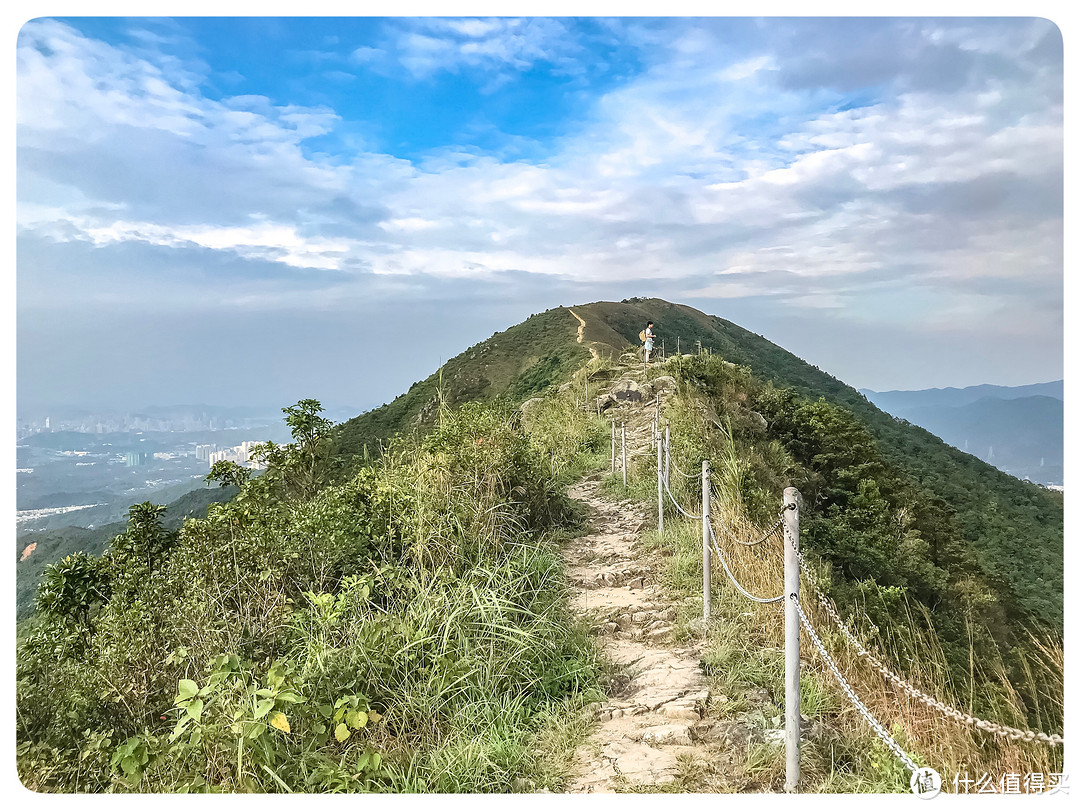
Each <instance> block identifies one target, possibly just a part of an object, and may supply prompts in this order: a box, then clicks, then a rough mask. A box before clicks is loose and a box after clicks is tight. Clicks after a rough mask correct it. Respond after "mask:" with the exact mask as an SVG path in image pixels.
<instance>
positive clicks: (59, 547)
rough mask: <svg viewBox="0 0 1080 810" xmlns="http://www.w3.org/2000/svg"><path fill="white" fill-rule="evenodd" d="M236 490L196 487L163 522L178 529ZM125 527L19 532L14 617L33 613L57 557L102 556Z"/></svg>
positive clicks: (172, 505)
mask: <svg viewBox="0 0 1080 810" xmlns="http://www.w3.org/2000/svg"><path fill="white" fill-rule="evenodd" d="M236 493H237V489H236V488H235V487H214V488H212V489H210V488H205V487H204V488H202V489H195V490H192V491H191V492H188V493H187V494H185V495H183V496H181V497H180V498H177V499H176V500H175V501H172V502H171V503H169V504H168V506H167V507H166V509H165V512H164V513H163V514H162V517H161V525H162V527H163V528H165V529H166V530H168V531H174V532H175V531H179V529H180V527H181V526H182V525H183V523H184V521H185V520H186V519H187V518H189V517H205V516H206V512H207V510H208V509H209V508H210V504H214V503H220V502H222V501H227V500H229V499H230V498H232V497H234V496H235V495H236ZM123 530H124V523H109V524H106V525H104V526H97V527H95V528H93V529H84V528H81V527H78V526H65V527H63V528H60V529H47V530H44V531H39V532H28V533H24V534H21V535H19V537H18V541H19V542H18V544H17V546H16V549H15V556H16V564H15V565H16V567H15V577H16V593H15V616H16V619H18V620H20V621H21V620H23V619H25V618H27V617H28V616H29V615H30V614H31V613H33V612H34V595H35V594H36V593H37V588H38V582H39V580H40V578H41V573H42V571H44V570H45V568H46V567H47V566H49V565H51V564H52V563H54V562H56V561H57V560H61V559H63V558H64V557H67V556H68V555H69V554H74V553H75V552H79V551H81V552H82V553H84V554H91V555H94V556H99V555H101V554H102V553H103V552H104V551H105V549H106V548H108V546H109V541H110V540H111V539H112V538H113V537H115V536H116V535H118V534H120V533H121V532H122V531H123ZM30 543H33V544H34V549H33V551H32V552H31V553H30V554H29V555H28V556H27V557H26V559H25V560H24V559H22V556H23V552H24V551H25V549H26V547H27V545H29V544H30Z"/></svg>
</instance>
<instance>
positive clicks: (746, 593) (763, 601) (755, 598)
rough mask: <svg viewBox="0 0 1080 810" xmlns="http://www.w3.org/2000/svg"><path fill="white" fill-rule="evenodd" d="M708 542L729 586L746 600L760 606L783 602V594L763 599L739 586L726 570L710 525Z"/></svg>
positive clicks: (732, 575)
mask: <svg viewBox="0 0 1080 810" xmlns="http://www.w3.org/2000/svg"><path fill="white" fill-rule="evenodd" d="M709 541H710V545H711V546H712V548H713V550H714V551H715V552H716V556H718V557H719V558H720V564H721V565H723V566H724V572H725V573H726V574H727V575H728V579H730V580H731V584H732V585H734V586H735V587H736V588H737V589H738V591H739V593H741V594H742V595H743V596H745V597H746V598H747V599H749V600H751V601H753V602H758V603H759V604H762V605H769V604H774V603H776V602H781V601H783V599H784V595H783V594H780V595H779V596H774V597H772V598H770V599H765V598H763V597H761V596H754V595H753V594H752V593H750V591H748V590H746V588H744V587H743V586H742V585H741V584H739V580H737V579H735V575H734V574H733V573H731V569H730V568H728V564H727V560H726V559H725V558H724V552H722V551H721V550H720V546H718V545H717V544H716V536H715V535H714V534H713V532H712V526H711V525H710V526H709Z"/></svg>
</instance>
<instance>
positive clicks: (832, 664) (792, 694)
mask: <svg viewBox="0 0 1080 810" xmlns="http://www.w3.org/2000/svg"><path fill="white" fill-rule="evenodd" d="M656 407H657V410H658V411H659V397H658V398H657V401H656ZM624 431H625V427H624ZM612 433H613V435H612V438H613V440H614V430H613V431H612ZM652 435H653V439H654V441H655V444H656V451H655V453H656V459H657V470H656V474H657V477H658V488H657V491H658V495H657V497H658V503H657V507H658V511H659V512H660V513H661V514H662V510H663V501H664V496H665V495H666V496H667V500H668V501H669V502H670V503H671V504H672V505H673V506H674V507H675V508H676V509H677V510H678V512H679V513H680V514H682V515H683V516H684V517H686V518H687V519H689V520H694V521H697V520H700V521H702V533H703V537H702V540H703V554H704V557H703V564H704V568H705V571H704V579H703V584H704V588H705V594H704V597H705V618H706V626H707V623H708V619H709V616H710V613H709V604H710V592H711V580H710V576H709V569H710V568H711V566H712V561H711V557H712V554H713V553H715V555H716V556H717V557H719V558H720V564H721V567H722V568H723V570H724V573H725V575H726V576H727V578H728V580H729V581H730V582H731V584H732V586H733V587H734V588H735V589H736V590H737V591H738V592H739V593H740V594H741V595H742V596H743V597H744V598H746V599H748V600H750V601H753V602H755V603H757V604H777V603H780V602H785V600H787V601H786V602H785V604H786V605H787V606H790V607H791V608H792V610H790V611H789V612H788V619H787V620H786V621H788V622H792V621H793V622H794V625H793V626H794V631H793V632H794V636H793V637H792V636H791V632H792V631H791V630H790V628H789V630H788V639H787V644H786V646H787V647H793V649H794V655H795V656H796V658H795V661H794V663H793V662H792V661H790V660H789V661H788V664H787V669H788V672H787V673H786V681H787V694H786V700H787V702H788V703H789V704H792V705H793V706H798V704H799V701H800V698H799V692H798V688H799V687H798V680H799V679H798V674H797V673H798V663H797V661H798V656H799V652H798V649H799V646H798V640H797V639H798V635H799V633H798V629H799V627H800V626H801V627H802V629H803V630H805V632H806V634H807V636H808V637H809V638H810V640H811V641H812V642H813V644H814V647H815V648H816V650H817V652H818V653H819V654H820V656H821V658H822V660H823V661H824V663H825V665H826V666H827V667H828V668H829V670H831V672H832V674H833V676H834V677H835V678H836V681H837V683H838V684H839V686H840V688H841V690H842V691H843V692H844V694H845V696H846V697H847V698H848V700H850V701H851V703H852V704H853V705H854V706H855V708H856V709H857V710H858V712H859V714H860V715H861V716H862V717H863V719H864V720H865V721H866V722H867V724H868V725H869V726H870V727H871V729H873V731H874V733H875V734H876V735H877V736H878V737H879V738H880V739H881V741H882V743H883V744H884V745H885V746H886V747H887V748H888V749H889V750H890V751H891V752H892V753H893V754H894V755H895V756H896V757H897V759H898V760H899V761H900V762H901V763H903V765H904V767H905V768H907V769H908V770H909V771H910V772H911V773H912V774H913V776H912V786H913V788H912V789H913V790H916V787H915V786H916V782H917V781H918V782H919V784H925V778H926V773H927V772H928V771H929V769H925V768H924V769H921V770H920V769H919V767H918V766H917V765H916V763H915V761H914V760H913V759H912V757H911V756H909V755H908V754H907V753H906V752H905V751H904V749H903V748H902V747H901V746H900V745H899V744H898V743H897V742H896V740H894V739H893V738H892V736H891V735H890V734H889V733H888V731H886V729H885V728H884V726H882V724H881V723H880V722H879V721H878V720H877V719H876V718H875V717H874V716H873V714H872V713H871V712H870V710H869V709H868V708H867V706H866V704H865V703H863V702H862V700H860V699H859V697H858V695H857V694H856V693H855V690H854V688H853V687H852V686H851V684H850V682H849V681H848V680H847V679H846V678H845V677H844V675H843V674H842V673H841V671H840V668H839V666H838V665H837V663H836V660H835V659H834V658H833V657H832V655H830V654H829V651H828V650H827V649H826V647H825V644H824V643H823V642H822V640H821V637H820V636H819V635H818V632H817V630H816V629H815V628H814V626H813V625H812V624H811V622H810V619H809V617H808V616H807V615H806V612H805V610H804V609H803V605H802V602H801V600H800V594H799V588H798V580H799V574H802V575H803V576H804V578H805V579H806V581H807V583H808V584H809V586H810V588H811V590H812V592H813V595H814V598H815V600H816V601H817V602H818V603H819V604H820V606H821V608H822V610H823V611H824V613H825V615H826V617H827V618H828V619H829V620H830V621H832V622H833V623H835V624H836V626H837V628H838V629H839V630H840V633H841V634H842V635H843V637H844V639H845V640H846V641H847V642H848V643H849V644H850V645H851V646H852V647H853V648H854V649H855V651H856V652H857V653H858V655H859V656H860V657H861V658H864V659H865V660H866V661H867V662H868V664H869V665H870V666H871V668H872V669H874V670H875V671H876V672H878V673H879V674H880V675H881V676H882V677H883V678H884V679H885V680H886V681H887V682H890V683H892V684H894V685H895V686H897V687H899V688H900V689H901V690H903V691H904V692H906V693H907V694H908V695H910V696H911V697H912V698H915V699H916V700H918V701H919V702H920V703H922V704H924V705H926V706H928V707H930V708H932V709H935V710H937V711H939V712H941V713H942V714H944V715H946V716H948V717H950V718H952V719H954V720H956V721H957V722H960V723H964V724H967V725H969V726H971V727H973V728H976V729H979V730H980V731H983V732H985V733H988V734H994V735H997V736H999V737H1003V738H1007V739H1009V740H1013V741H1026V742H1041V743H1045V744H1048V745H1062V744H1064V738H1063V737H1061V736H1060V735H1056V734H1045V733H1043V732H1039V731H1031V730H1023V729H1018V728H1013V727H1011V726H1008V725H1005V724H1002V723H995V722H992V721H989V720H983V719H981V718H978V717H975V716H973V715H971V714H968V713H966V712H963V711H961V710H960V709H957V708H954V707H952V706H949V705H948V704H946V703H944V702H943V701H941V700H939V699H937V698H935V697H933V696H931V695H928V694H927V693H926V692H923V691H922V690H920V689H919V688H918V687H916V686H914V685H913V684H911V683H910V682H908V681H907V680H905V679H904V678H903V677H901V676H900V675H898V674H897V673H896V672H894V671H893V670H892V669H891V668H889V666H888V665H887V664H885V663H884V662H883V661H882V660H881V659H880V658H879V657H878V656H877V655H875V654H874V653H873V652H871V651H870V650H869V649H867V648H866V646H864V645H863V644H862V642H860V641H859V639H858V638H857V637H856V635H855V634H854V633H853V632H852V630H851V629H850V628H849V626H848V624H847V623H846V622H845V621H844V620H843V619H842V618H841V617H840V614H839V613H838V612H837V610H836V606H835V604H834V603H833V602H832V600H831V599H830V598H829V597H828V596H826V595H825V593H824V590H823V589H822V587H821V583H820V582H819V581H818V578H817V576H816V575H815V573H814V571H813V569H812V568H811V566H810V565H808V564H807V561H806V558H805V557H804V556H803V554H802V552H801V550H800V549H799V545H798V503H799V502H800V499H799V496H798V492H797V491H796V490H794V489H791V488H789V490H788V491H785V506H784V508H783V509H781V510H780V513H779V516H778V518H777V519H776V521H774V522H773V523H772V524H771V525H770V526H769V527H768V528H767V529H765V530H764V531H763V532H762V533H761V534H760V536H758V537H757V538H756V539H754V540H751V541H746V540H741V539H740V538H739V537H737V536H736V535H735V533H734V532H733V531H732V530H731V529H729V528H728V527H727V525H726V524H725V523H724V521H723V520H718V521H714V520H713V519H712V518H711V516H710V511H711V509H710V508H709V507H710V505H711V503H712V501H713V500H714V499H716V500H718V501H719V500H720V498H719V494H718V493H716V492H715V490H714V488H713V486H712V485H711V483H710V477H709V474H708V471H709V464H708V462H707V461H706V462H705V463H703V465H702V472H701V473H700V474H696V475H690V474H688V473H686V472H684V471H683V470H681V469H680V468H679V467H678V465H677V464H675V463H674V461H673V460H672V459H671V447H670V436H669V435H664V436H663V437H661V436H660V435H659V412H658V413H657V416H656V417H655V418H654V422H653V430H652ZM624 436H625V433H624ZM623 442H624V444H623V447H624V448H625V439H623ZM613 444H614V441H613ZM613 449H614V448H613ZM612 455H613V459H612V460H613V462H614V453H613V454H612ZM627 455H631V456H645V455H651V454H650V453H647V452H642V453H632V454H627V453H626V450H625V449H624V450H623V459H624V461H623V465H624V470H625V459H626V457H627ZM612 466H613V467H614V463H613V465H612ZM671 468H674V469H675V472H676V474H678V475H680V476H682V477H683V478H684V479H686V480H698V479H700V480H701V482H702V510H701V511H702V514H700V515H696V514H693V513H692V512H690V511H689V510H687V509H685V508H684V507H683V506H682V504H680V503H679V501H678V500H677V499H676V498H675V496H674V494H673V493H672V491H671V483H670V469H671ZM624 481H625V472H624ZM789 492H790V493H792V496H791V498H789ZM717 523H719V528H720V530H721V531H722V533H723V534H724V535H726V536H727V538H728V539H730V540H731V541H733V542H735V543H737V544H739V545H742V546H756V545H759V544H761V543H764V542H765V541H766V540H769V539H770V538H773V537H775V536H777V535H778V534H780V533H783V534H785V535H786V536H787V539H788V542H787V543H785V544H784V547H785V549H788V548H789V547H790V550H789V551H785V553H786V554H788V555H789V557H788V559H789V561H790V565H791V566H794V567H791V568H790V576H789V575H788V574H785V593H782V594H780V595H779V596H774V597H761V596H756V595H755V594H753V593H751V592H750V591H749V589H747V588H746V587H745V586H744V585H743V584H742V583H741V582H740V581H739V580H738V578H737V577H736V576H735V573H734V572H733V571H732V568H731V566H730V565H729V564H728V560H727V557H726V555H725V554H724V551H723V549H722V548H721V546H720V544H719V543H718V542H717V539H716V525H717ZM791 529H793V531H789V530H791ZM661 532H662V523H661ZM792 577H793V584H791V582H792ZM796 616H797V618H796ZM792 639H794V642H793V641H792ZM788 658H789V659H790V655H789V656H788ZM792 666H794V667H795V669H794V670H793V671H794V673H795V674H794V684H792V683H791V681H792V679H793V678H792V672H793V671H792V669H791V667H792ZM789 708H790V707H789ZM798 717H799V716H798V713H797V711H796V713H795V714H794V720H792V717H791V715H790V713H789V717H788V721H787V722H788V727H789V732H788V783H787V787H788V789H789V790H794V789H795V788H796V787H797V784H798V779H799V776H798V774H799V769H798V753H797V752H798V733H799V732H798V726H799V719H798ZM792 729H793V730H794V741H795V742H794V745H793V744H792ZM793 762H794V768H792V763H793ZM931 773H933V772H932V771H931ZM933 775H934V776H936V773H934V774H933ZM916 792H918V791H916Z"/></svg>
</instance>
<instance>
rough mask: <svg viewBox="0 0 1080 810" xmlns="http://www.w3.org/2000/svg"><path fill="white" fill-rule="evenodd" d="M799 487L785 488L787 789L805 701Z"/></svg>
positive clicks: (793, 788)
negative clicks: (801, 667)
mask: <svg viewBox="0 0 1080 810" xmlns="http://www.w3.org/2000/svg"><path fill="white" fill-rule="evenodd" d="M801 500H802V498H801V496H800V495H799V490H797V489H795V487H788V488H787V489H785V490H784V595H785V596H786V597H787V598H786V599H785V600H784V721H785V722H784V729H785V732H784V737H785V743H786V747H787V778H786V779H785V780H784V790H786V791H787V792H789V793H795V792H797V791H798V789H799V725H800V723H799V721H800V708H801V706H800V704H801V703H802V696H801V689H800V685H799V611H798V610H797V608H796V600H797V599H798V598H799V553H798V549H799V504H800V501H801Z"/></svg>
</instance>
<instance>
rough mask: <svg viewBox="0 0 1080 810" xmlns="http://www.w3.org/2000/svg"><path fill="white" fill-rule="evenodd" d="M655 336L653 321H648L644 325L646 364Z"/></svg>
mask: <svg viewBox="0 0 1080 810" xmlns="http://www.w3.org/2000/svg"><path fill="white" fill-rule="evenodd" d="M655 337H656V334H655V333H654V332H653V322H652V321H649V323H648V325H647V326H646V327H645V363H646V365H647V364H648V362H649V356H650V355H651V354H652V350H653V338H655Z"/></svg>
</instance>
